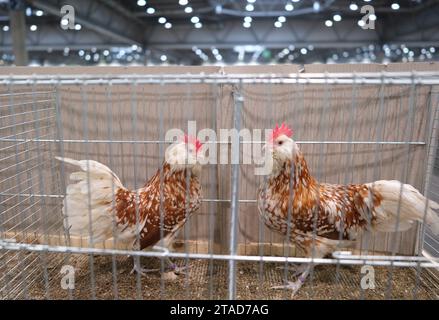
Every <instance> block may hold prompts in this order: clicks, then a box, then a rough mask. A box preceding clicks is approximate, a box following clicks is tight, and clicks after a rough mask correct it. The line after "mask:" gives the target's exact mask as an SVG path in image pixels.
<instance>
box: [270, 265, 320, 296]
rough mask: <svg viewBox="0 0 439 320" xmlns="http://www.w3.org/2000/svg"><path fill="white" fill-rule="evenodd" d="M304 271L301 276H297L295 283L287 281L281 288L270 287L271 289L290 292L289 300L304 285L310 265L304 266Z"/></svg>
mask: <svg viewBox="0 0 439 320" xmlns="http://www.w3.org/2000/svg"><path fill="white" fill-rule="evenodd" d="M304 266H305V268H304V269H305V270H304V271H303V272H302V274H301V275H300V276H299V278H298V279H297V280H296V281H287V283H286V284H284V285H281V286H274V287H271V288H272V289H287V290H292V292H291V298H293V297H294V295H295V294H296V293H297V291H299V289H300V288H301V287H302V285H303V284H304V283H305V280H306V278H307V277H308V275H309V273H310V272H311V269H312V267H313V266H312V265H310V264H304Z"/></svg>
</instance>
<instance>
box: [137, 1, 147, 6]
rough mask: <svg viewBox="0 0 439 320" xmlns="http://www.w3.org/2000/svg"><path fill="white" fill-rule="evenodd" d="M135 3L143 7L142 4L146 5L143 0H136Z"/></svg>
mask: <svg viewBox="0 0 439 320" xmlns="http://www.w3.org/2000/svg"><path fill="white" fill-rule="evenodd" d="M137 5H138V6H139V7H144V6H146V1H145V0H137Z"/></svg>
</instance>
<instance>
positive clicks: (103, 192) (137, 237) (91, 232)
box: [57, 136, 203, 274]
mask: <svg viewBox="0 0 439 320" xmlns="http://www.w3.org/2000/svg"><path fill="white" fill-rule="evenodd" d="M201 148H202V145H201V143H200V142H199V141H198V140H196V139H195V138H193V137H188V136H185V137H184V139H183V140H180V141H179V142H178V143H174V144H172V145H171V146H169V147H168V148H167V149H166V153H165V161H164V163H163V165H162V168H161V169H159V170H157V172H156V173H155V174H154V176H153V177H152V178H151V179H149V181H148V182H147V183H146V184H145V185H144V186H143V187H142V188H140V189H137V190H128V189H127V188H125V187H124V186H123V185H122V183H121V181H120V179H119V178H118V177H117V176H116V174H114V173H113V172H112V171H111V170H110V169H109V168H108V167H107V166H105V165H103V164H101V163H99V162H96V161H92V160H81V161H77V160H73V159H68V158H60V157H57V159H58V160H60V161H63V162H65V163H68V164H71V165H74V166H76V167H79V168H80V169H81V170H82V171H78V172H73V173H72V174H71V175H70V180H71V183H70V184H69V185H68V186H67V190H66V197H65V199H64V202H63V209H62V212H63V215H64V225H65V227H66V228H67V229H68V230H69V233H70V234H71V235H79V236H89V239H90V241H91V242H92V243H94V242H101V241H105V240H107V239H109V238H111V237H113V236H114V237H116V241H117V242H119V243H121V244H123V245H126V246H128V247H130V246H131V247H132V248H133V249H139V250H142V249H145V248H153V249H156V248H155V247H154V245H156V244H157V243H158V242H159V241H160V240H163V242H161V246H160V247H159V248H163V247H165V248H166V247H168V246H169V245H170V244H171V243H172V241H173V239H174V238H175V236H176V234H177V231H178V230H180V228H181V227H182V226H183V225H184V223H185V222H186V221H187V219H188V218H189V217H190V216H191V215H192V214H193V213H194V212H196V211H197V210H198V208H199V207H200V202H201V185H200V173H201V165H200V161H199V160H200V159H201V157H202V156H203V154H202V152H201ZM188 187H189V188H188ZM160 194H162V197H161V196H160ZM160 198H161V199H160ZM187 200H188V201H187ZM161 215H162V216H161ZM136 217H138V219H139V221H138V223H136V222H137V218H136ZM134 260H135V263H134V268H133V271H137V272H139V273H141V274H144V273H145V272H148V271H153V270H147V269H142V268H140V265H139V264H140V263H139V262H138V261H139V260H137V263H136V259H134ZM166 261H167V263H168V266H169V268H170V269H171V270H173V271H175V272H178V270H177V267H176V266H175V265H174V264H172V263H171V261H170V260H169V259H167V260H166ZM133 271H132V272H133Z"/></svg>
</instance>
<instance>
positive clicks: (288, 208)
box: [258, 124, 439, 295]
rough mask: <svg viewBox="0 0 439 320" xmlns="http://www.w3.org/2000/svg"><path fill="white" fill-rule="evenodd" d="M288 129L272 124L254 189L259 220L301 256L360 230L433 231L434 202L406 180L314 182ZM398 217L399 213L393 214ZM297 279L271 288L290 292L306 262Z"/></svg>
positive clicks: (337, 244)
mask: <svg viewBox="0 0 439 320" xmlns="http://www.w3.org/2000/svg"><path fill="white" fill-rule="evenodd" d="M292 134H293V132H292V130H291V129H290V128H288V126H286V125H285V124H282V125H281V126H280V127H279V126H278V125H276V127H275V128H274V130H273V131H272V134H271V136H270V137H269V139H268V141H267V143H266V145H265V149H266V152H267V155H268V156H267V158H266V159H267V160H268V161H270V162H269V164H270V167H271V172H270V174H269V175H268V177H267V179H266V180H265V183H263V184H262V185H261V186H260V188H259V191H258V207H259V213H260V216H261V219H262V220H263V221H264V223H265V224H266V225H267V226H268V227H269V228H270V229H272V230H274V231H276V232H278V233H280V234H282V235H285V236H286V235H287V234H288V235H289V239H290V241H291V242H292V243H294V244H295V246H296V247H297V248H298V249H299V250H301V251H302V252H303V254H304V255H305V256H308V257H311V256H314V258H322V257H324V256H326V255H328V254H330V253H332V252H334V251H336V250H339V249H340V248H349V247H352V246H354V245H355V240H356V239H357V236H358V235H359V234H360V233H361V232H363V231H371V232H376V231H383V232H395V231H405V230H408V229H409V228H410V227H411V226H412V225H413V223H414V222H416V221H420V222H422V221H423V220H424V214H426V219H425V221H426V223H427V225H429V227H430V228H431V229H432V231H433V233H435V234H438V233H439V217H438V216H437V214H436V212H435V211H433V210H435V209H439V205H438V204H437V203H436V202H434V201H432V200H428V199H427V198H425V197H424V196H423V195H422V194H421V193H420V192H419V191H418V190H416V189H415V188H414V187H413V186H411V185H409V184H402V183H401V182H399V181H395V180H391V181H387V180H380V181H375V182H372V183H365V184H350V185H338V184H329V183H319V182H318V181H317V180H316V179H315V178H314V177H313V176H312V175H311V173H310V171H309V168H308V165H307V163H306V161H305V158H304V156H303V154H302V153H301V151H300V149H299V147H298V145H297V144H296V143H295V142H294V140H293V139H292V138H291V137H292ZM398 216H399V218H398ZM298 270H299V272H297V273H296V275H299V274H300V276H299V277H298V279H297V281H295V282H289V283H288V284H287V285H285V286H278V287H276V288H289V289H292V291H293V295H294V294H295V293H296V292H297V290H298V289H299V288H300V287H301V286H302V284H303V282H304V281H305V279H306V277H307V276H308V274H309V272H310V270H311V265H302V266H300V267H299V268H298Z"/></svg>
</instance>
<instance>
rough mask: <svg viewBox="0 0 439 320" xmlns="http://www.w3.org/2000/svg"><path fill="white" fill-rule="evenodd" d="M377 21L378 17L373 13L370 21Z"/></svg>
mask: <svg viewBox="0 0 439 320" xmlns="http://www.w3.org/2000/svg"><path fill="white" fill-rule="evenodd" d="M376 19H377V16H376V15H374V14H373V13H372V14H371V15H369V20H370V21H375V20H376Z"/></svg>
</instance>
